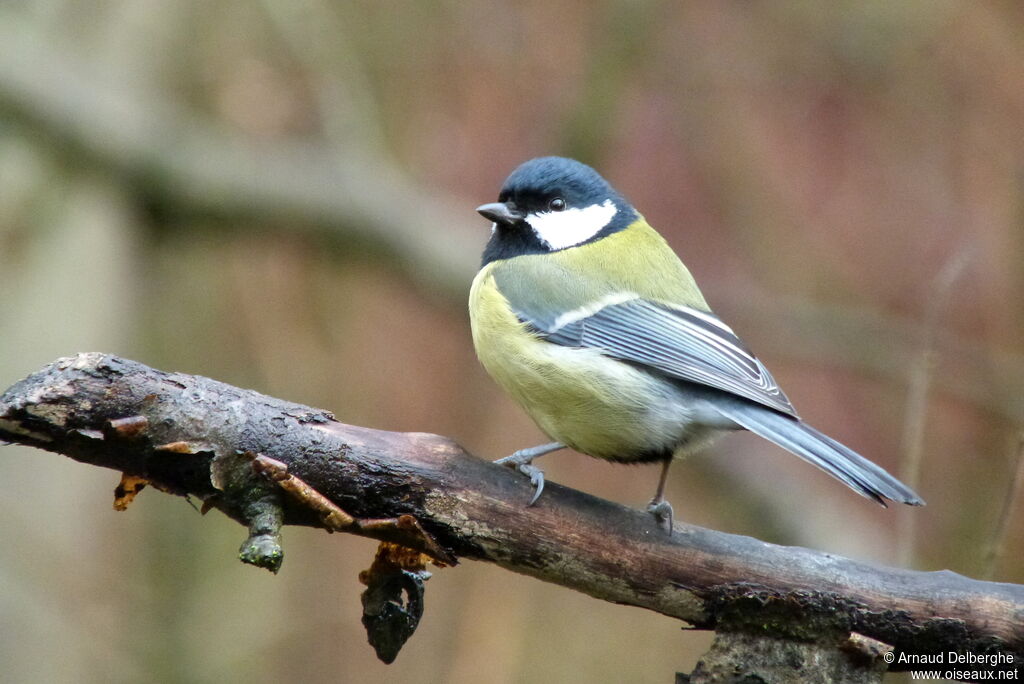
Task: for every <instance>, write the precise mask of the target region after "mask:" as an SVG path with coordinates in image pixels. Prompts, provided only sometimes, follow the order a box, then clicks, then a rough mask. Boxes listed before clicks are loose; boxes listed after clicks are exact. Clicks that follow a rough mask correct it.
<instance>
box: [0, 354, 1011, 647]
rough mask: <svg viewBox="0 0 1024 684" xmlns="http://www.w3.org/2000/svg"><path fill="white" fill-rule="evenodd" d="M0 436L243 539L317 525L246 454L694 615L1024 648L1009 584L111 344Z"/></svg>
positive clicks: (757, 629) (347, 505)
mask: <svg viewBox="0 0 1024 684" xmlns="http://www.w3.org/2000/svg"><path fill="white" fill-rule="evenodd" d="M0 439H3V440H7V441H10V442H18V443H22V444H28V445H32V446H36V447H39V448H41V449H46V450H49V451H55V452H58V453H63V454H66V455H68V456H70V457H71V458H74V459H76V460H78V461H81V462H83V463H89V464H93V465H97V466H102V467H106V468H113V469H115V470H119V471H122V472H124V473H127V474H129V475H134V476H139V477H143V478H145V479H146V480H148V481H150V482H153V483H154V484H156V485H157V486H158V487H160V488H162V489H164V490H165V491H168V492H171V493H175V494H179V495H186V494H188V495H193V496H195V497H198V498H199V499H201V500H202V501H203V504H204V508H209V507H215V508H218V509H220V510H221V511H223V512H224V513H226V514H227V515H229V516H231V517H232V518H234V519H235V520H238V521H240V522H242V523H243V524H245V525H248V526H250V530H251V534H252V535H253V537H251V538H250V540H249V542H252V541H253V539H258V540H262V541H264V542H266V541H267V539H268V537H267V535H268V534H269V535H270V538H271V541H272V543H271V544H270V546H271V547H275V546H276V544H275V543H273V538H274V535H276V527H275V520H281V519H283V522H284V523H285V524H294V525H310V526H319V527H325V526H327V525H326V523H325V522H324V520H323V519H322V518H321V516H320V514H319V513H318V512H317V511H316V510H315V509H314V508H312V507H310V506H306V505H304V504H303V503H301V502H300V501H299V500H298V499H296V498H293V497H284V496H279V491H278V490H276V489H275V485H273V484H272V483H268V481H267V480H266V479H265V478H262V477H260V476H259V475H258V474H256V473H255V471H254V469H253V468H252V457H253V455H254V454H258V455H260V458H262V459H267V458H269V459H275V460H276V461H280V462H281V463H283V464H285V465H286V466H287V469H288V472H289V473H290V474H291V475H294V476H296V477H298V478H300V479H301V481H302V482H304V483H306V484H308V485H309V486H311V487H312V488H314V489H315V490H317V491H318V492H320V493H321V494H323V495H324V496H325V497H326V499H328V500H329V501H330V502H333V504H336V505H337V506H339V507H340V508H341V509H344V511H347V513H348V514H350V515H351V516H354V517H355V518H358V519H364V520H371V519H373V520H376V519H391V520H398V519H400V518H403V516H412V517H413V518H415V520H416V521H418V525H421V526H422V529H421V531H420V532H415V531H414V532H409V530H410V529H411V528H410V527H409V526H408V525H407V526H406V527H405V529H404V531H403V530H402V529H400V527H401V526H391V527H388V526H386V525H385V526H378V525H376V524H366V525H361V526H360V525H357V526H353V527H351V531H353V532H354V533H356V534H361V535H364V536H370V537H375V538H378V539H384V540H388V541H394V542H398V543H401V544H404V545H407V546H412V547H414V548H417V549H419V550H420V551H424V552H427V553H431V554H432V555H433V556H434V557H435V558H437V557H438V556H445V558H444V560H449V561H451V560H453V559H452V558H451V557H450V556H455V557H459V558H470V559H474V560H482V561H489V562H493V563H497V564H498V565H500V566H502V567H504V568H507V569H509V570H512V571H514V572H519V573H523V574H526V575H531V576H534V577H537V578H539V579H542V580H544V581H548V582H554V583H556V584H561V585H563V586H566V587H569V588H572V589H576V590H577V591H581V592H584V593H586V594H589V595H590V596H593V597H596V598H601V599H604V600H607V601H613V602H616V603H623V604H627V605H633V606H639V607H642V608H647V609H650V610H654V611H657V612H659V613H663V614H665V615H669V616H672V617H676V618H679V619H682V620H685V621H687V622H689V623H691V624H693V625H694V626H696V627H697V628H700V629H717V630H726V631H731V632H744V633H751V632H754V633H759V634H767V635H769V636H775V637H779V636H780V635H781V636H782V637H784V638H787V639H797V640H807V639H808V638H809V637H813V638H815V639H817V638H820V637H821V636H822V634H826V633H833V634H835V635H841V636H843V637H847V636H849V633H850V632H854V633H859V634H862V635H865V636H868V637H871V638H873V639H877V640H879V641H882V642H884V643H887V644H890V645H892V646H893V647H894V648H895V650H896V651H897V652H903V653H914V654H934V653H944V652H948V651H958V652H968V651H969V652H971V653H974V654H979V653H997V652H998V653H1012V654H1015V655H1016V656H1017V657H1018V658H1020V656H1021V655H1024V627H1022V625H1024V587H1022V586H1019V585H1011V584H999V583H993V582H982V581H977V580H972V579H969V578H966V577H963V576H960V575H957V574H955V573H952V572H949V571H942V572H914V571H910V570H899V569H893V568H884V567H879V566H873V565H869V564H866V563H860V562H856V561H853V560H849V559H846V558H841V557H838V556H834V555H832V554H827V553H821V552H818V551H813V550H810V549H804V548H798V547H781V546H774V545H771V544H766V543H764V542H761V541H758V540H756V539H752V538H749V537H742V536H737V535H731V534H725V533H722V532H715V531H712V530H706V529H702V528H699V527H695V526H691V525H686V524H682V523H680V524H677V526H676V532H675V534H673V535H672V536H671V537H670V536H668V535H667V534H665V533H664V532H662V531H661V530H660V529H658V528H657V527H656V526H655V524H654V522H653V521H652V520H651V518H650V516H648V515H646V514H644V513H642V512H639V511H636V510H632V509H629V508H626V507H624V506H620V505H617V504H614V503H610V502H607V501H603V500H601V499H597V498H595V497H592V496H588V495H586V494H583V493H580V492H577V491H574V490H571V489H568V488H566V487H561V486H559V485H557V484H554V483H550V484H549V486H548V487H547V488H545V491H544V496H543V497H542V498H541V500H540V501H539V503H538V505H537V506H535V507H532V508H528V507H527V506H526V502H527V501H528V500H529V497H530V494H531V491H532V490H531V488H530V487H529V486H528V484H527V483H525V482H524V481H523V479H522V478H521V477H520V476H518V475H516V474H515V473H513V472H511V471H508V470H507V469H505V468H502V467H499V466H496V465H494V464H491V463H488V462H485V461H482V460H479V459H477V458H474V457H472V456H471V455H469V454H467V453H466V452H465V451H464V450H463V449H462V448H460V447H459V446H458V445H457V444H455V443H454V442H452V441H451V440H448V439H446V438H444V437H440V436H437V435H430V434H421V433H393V432H383V431H379V430H371V429H367V428H361V427H354V426H350V425H344V424H342V423H339V422H337V421H335V420H334V418H333V416H331V415H330V414H329V413H327V412H326V411H322V410H319V409H314V408H310V407H307V406H301V405H298V404H293V403H289V402H286V401H282V400H279V399H274V398H271V397H267V396H264V395H261V394H258V393H256V392H253V391H250V390H243V389H239V388H236V387H232V386H230V385H226V384H224V383H220V382H216V381H214V380H210V379H207V378H202V377H198V376H191V375H184V374H179V373H165V372H162V371H157V370H154V369H151V368H148V367H146V366H144V365H142V364H139V363H136V362H133V361H127V360H124V359H120V358H117V357H114V356H109V355H103V354H80V355H78V356H76V357H69V358H64V359H59V360H58V361H56V362H54V363H52V364H50V365H48V366H46V367H45V368H43V369H41V370H40V371H38V372H36V373H34V374H33V375H31V376H29V377H28V378H26V379H24V380H22V381H21V382H19V383H17V384H15V385H13V386H12V387H11V388H9V389H8V390H7V391H6V392H5V393H4V394H3V395H2V396H0ZM268 502H269V504H268ZM275 510H277V511H281V515H279V516H278V517H277V518H275V517H274V515H273V511H275ZM406 520H407V519H406ZM418 525H417V526H418ZM434 543H436V544H437V545H438V547H434V548H433V549H432V548H431V544H434ZM244 548H245V547H243V549H244ZM250 550H251V549H250ZM279 560H280V557H279V549H278V561H279ZM895 665H896V666H898V665H899V663H898V662H897V663H896V664H895Z"/></svg>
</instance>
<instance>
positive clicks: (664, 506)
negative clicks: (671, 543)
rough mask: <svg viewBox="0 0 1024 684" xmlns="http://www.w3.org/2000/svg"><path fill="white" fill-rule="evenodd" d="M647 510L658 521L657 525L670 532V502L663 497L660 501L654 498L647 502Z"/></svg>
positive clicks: (671, 513)
mask: <svg viewBox="0 0 1024 684" xmlns="http://www.w3.org/2000/svg"><path fill="white" fill-rule="evenodd" d="M647 512H648V513H650V514H651V515H653V516H654V520H655V521H656V522H657V523H658V527H660V528H661V529H663V530H665V531H666V532H668V533H669V534H672V518H673V512H672V504H670V503H669V502H668V501H665V500H664V499H661V500H660V501H659V500H658V499H654V500H653V501H651V503H649V504H647Z"/></svg>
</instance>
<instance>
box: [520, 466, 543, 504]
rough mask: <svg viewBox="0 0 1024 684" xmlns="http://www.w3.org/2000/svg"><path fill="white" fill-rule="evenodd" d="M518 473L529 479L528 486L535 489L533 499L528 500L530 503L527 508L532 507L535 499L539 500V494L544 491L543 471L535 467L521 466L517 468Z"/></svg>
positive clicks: (535, 501)
mask: <svg viewBox="0 0 1024 684" xmlns="http://www.w3.org/2000/svg"><path fill="white" fill-rule="evenodd" d="M519 472H521V473H522V474H523V475H526V476H528V477H529V478H530V484H532V485H533V486H534V488H535V490H534V492H533V498H532V499H530V503H528V504H526V505H527V506H532V505H533V504H535V503H537V499H539V498H540V493H541V492H543V491H544V471H543V470H541V469H540V468H538V467H537V466H533V465H529V464H523V465H521V466H519Z"/></svg>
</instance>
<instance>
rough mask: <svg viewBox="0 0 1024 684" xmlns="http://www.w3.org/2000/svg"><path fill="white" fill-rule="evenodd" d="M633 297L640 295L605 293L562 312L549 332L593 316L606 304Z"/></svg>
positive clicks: (618, 302) (637, 297)
mask: <svg viewBox="0 0 1024 684" xmlns="http://www.w3.org/2000/svg"><path fill="white" fill-rule="evenodd" d="M633 299H640V295H638V294H637V293H636V292H613V293H612V294H610V295H605V296H604V297H601V298H600V299H597V300H594V301H593V302H590V303H589V304H584V305H583V306H581V307H579V308H578V309H573V310H572V311H566V312H565V313H564V314H562V315H561V316H559V317H558V318H556V319H555V323H554V325H553V327H552V328H551V332H555V331H556V330H560V329H562V328H564V327H565V326H567V325H569V324H570V323H575V322H576V321H579V320H582V319H584V318H589V317H590V316H593V315H594V314H596V313H597V312H598V311H600V310H601V309H603V308H605V307H606V306H615V305H616V304H622V303H623V302H628V301H631V300H633Z"/></svg>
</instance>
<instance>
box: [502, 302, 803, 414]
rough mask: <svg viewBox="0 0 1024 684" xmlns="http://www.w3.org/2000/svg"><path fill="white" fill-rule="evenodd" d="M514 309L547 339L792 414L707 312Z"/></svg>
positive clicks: (627, 307) (623, 307) (640, 306)
mask: <svg viewBox="0 0 1024 684" xmlns="http://www.w3.org/2000/svg"><path fill="white" fill-rule="evenodd" d="M519 314H520V318H521V319H522V320H524V321H526V322H527V323H528V324H529V325H531V327H533V328H534V329H536V330H537V331H538V333H539V334H540V335H541V336H542V337H543V338H544V339H546V340H548V341H549V342H553V343H555V344H559V345H562V346H566V347H590V348H595V349H600V350H601V351H603V352H604V353H605V354H606V355H608V356H611V357H613V358H617V359H620V360H622V361H628V362H631V363H636V364H640V365H642V366H646V367H649V368H651V369H653V370H656V371H659V372H661V373H664V374H665V375H668V376H670V377H673V378H679V379H681V380H687V381H689V382H694V383H698V384H701V385H706V386H708V387H713V388H715V389H719V390H723V391H725V392H730V393H732V394H735V395H738V396H741V397H744V398H746V399H750V400H751V401H754V402H757V403H759V404H763V405H764V406H767V407H769V408H772V409H774V410H776V411H780V412H782V413H785V414H788V415H791V416H794V417H797V414H796V410H795V409H794V408H793V405H792V404H791V403H790V402H789V399H788V398H787V397H786V395H785V394H783V392H782V390H781V389H779V386H778V384H777V383H776V382H775V378H773V377H772V375H771V373H769V372H768V369H767V368H765V367H764V365H763V364H762V363H761V362H760V361H758V360H757V358H756V357H755V356H754V355H753V354H752V353H750V351H749V350H748V349H747V348H746V346H745V345H744V344H743V342H742V341H741V340H740V339H739V338H738V337H737V336H736V333H734V332H733V331H732V329H730V328H729V326H727V325H725V324H724V323H722V322H721V321H720V320H719V319H718V317H717V316H715V315H714V314H712V313H709V312H706V311H698V310H697V309H691V308H688V307H675V306H669V305H665V304H661V303H658V302H653V301H650V300H645V299H628V300H626V301H619V302H614V303H609V305H607V306H604V307H602V308H600V309H598V310H596V311H593V312H585V313H584V314H583V315H581V317H578V318H576V317H573V316H572V315H571V314H568V315H566V316H561V317H559V318H558V319H556V320H554V321H551V320H550V319H548V320H547V321H545V320H544V318H545V317H543V316H538V317H534V316H530V315H529V313H527V312H519ZM524 314H525V315H524Z"/></svg>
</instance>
